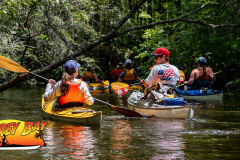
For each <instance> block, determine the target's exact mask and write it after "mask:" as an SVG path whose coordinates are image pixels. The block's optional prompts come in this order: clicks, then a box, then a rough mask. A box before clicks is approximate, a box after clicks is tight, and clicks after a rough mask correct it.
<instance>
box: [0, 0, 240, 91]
mask: <svg viewBox="0 0 240 160" xmlns="http://www.w3.org/2000/svg"><path fill="white" fill-rule="evenodd" d="M239 8H240V1H238V0H171V1H170V0H141V1H139V0H46V1H42V0H21V1H19V0H2V1H1V2H0V24H1V25H0V35H1V39H0V55H2V56H5V57H7V58H10V59H12V60H14V61H15V62H17V63H19V64H20V65H22V66H23V67H24V68H26V69H27V70H28V71H31V72H34V73H37V74H41V75H42V76H44V77H47V78H53V79H56V80H59V79H60V78H61V75H62V71H63V66H64V63H65V62H66V61H67V60H69V59H74V60H76V61H78V62H79V63H80V64H81V65H82V67H81V70H80V75H81V74H83V73H84V72H85V69H86V67H87V65H89V64H91V65H92V66H93V67H94V68H95V70H94V72H95V73H96V74H97V75H98V76H99V78H100V79H105V80H106V79H110V78H111V77H110V76H109V74H108V73H109V72H110V71H111V70H113V69H114V68H116V67H117V65H118V64H119V63H120V62H123V63H124V61H125V60H126V59H131V60H132V61H133V63H134V68H135V69H136V70H137V72H138V73H140V72H142V71H145V70H147V69H148V68H149V67H150V66H151V65H153V64H154V60H153V57H150V56H149V55H150V54H151V53H154V52H155V50H156V48H158V47H164V48H167V49H168V50H169V51H170V53H171V54H170V63H171V64H173V65H176V66H177V67H178V68H179V69H180V70H182V71H183V72H184V73H185V74H186V73H188V74H187V75H186V76H187V77H188V76H189V74H190V71H189V70H191V69H193V68H196V63H194V65H191V64H192V55H195V57H196V58H195V60H196V59H197V57H199V56H204V57H206V59H207V61H208V65H209V66H210V67H212V68H213V71H214V72H217V71H220V70H222V69H223V68H224V67H227V66H230V65H237V66H239V63H240V61H239V59H240V54H239V51H240V19H239V18H240V9H239ZM146 76H147V75H143V76H141V78H142V79H143V78H146ZM0 77H1V78H0V84H1V85H0V91H3V90H6V89H8V88H10V87H12V86H15V85H21V86H26V87H30V86H36V85H37V84H38V83H39V82H40V83H41V82H42V80H40V79H34V78H33V77H32V76H31V75H27V74H25V75H23V74H17V73H13V72H9V71H6V70H3V69H0ZM239 77H240V73H239V72H227V73H222V74H218V75H217V82H216V83H215V84H214V86H215V87H217V88H223V87H224V86H225V85H226V83H227V82H230V81H233V82H231V83H228V84H240V80H239V79H238V78H239ZM228 86H229V87H231V85H228ZM235 86H238V85H235ZM234 88H236V87H234Z"/></svg>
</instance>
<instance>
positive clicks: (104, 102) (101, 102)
mask: <svg viewBox="0 0 240 160" xmlns="http://www.w3.org/2000/svg"><path fill="white" fill-rule="evenodd" d="M93 99H95V100H96V101H98V102H101V103H103V104H106V105H107V106H109V107H112V106H113V105H111V104H109V103H107V102H104V101H102V100H100V99H97V98H95V97H93Z"/></svg>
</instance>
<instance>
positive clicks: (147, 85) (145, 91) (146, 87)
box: [143, 81, 150, 95]
mask: <svg viewBox="0 0 240 160" xmlns="http://www.w3.org/2000/svg"><path fill="white" fill-rule="evenodd" d="M143 86H144V87H145V89H144V95H146V94H147V89H148V87H149V86H150V85H149V84H147V83H146V82H145V81H143Z"/></svg>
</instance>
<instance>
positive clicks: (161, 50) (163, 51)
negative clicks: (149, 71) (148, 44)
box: [150, 48, 170, 57]
mask: <svg viewBox="0 0 240 160" xmlns="http://www.w3.org/2000/svg"><path fill="white" fill-rule="evenodd" d="M156 55H166V57H169V55H170V52H169V50H167V49H166V48H158V49H156V51H155V54H151V55H150V56H156Z"/></svg>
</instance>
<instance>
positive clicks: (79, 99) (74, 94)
mask: <svg viewBox="0 0 240 160" xmlns="http://www.w3.org/2000/svg"><path fill="white" fill-rule="evenodd" d="M81 82H82V80H81V79H79V80H78V82H77V83H75V84H73V83H71V82H70V81H66V83H67V84H68V85H69V89H68V91H67V93H66V94H65V95H62V96H60V97H59V99H58V102H59V103H60V105H61V106H67V107H70V106H71V105H68V104H72V105H73V106H76V105H81V104H82V105H83V104H84V95H83V93H82V92H81V90H80V88H79V85H80V83H81Z"/></svg>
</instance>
